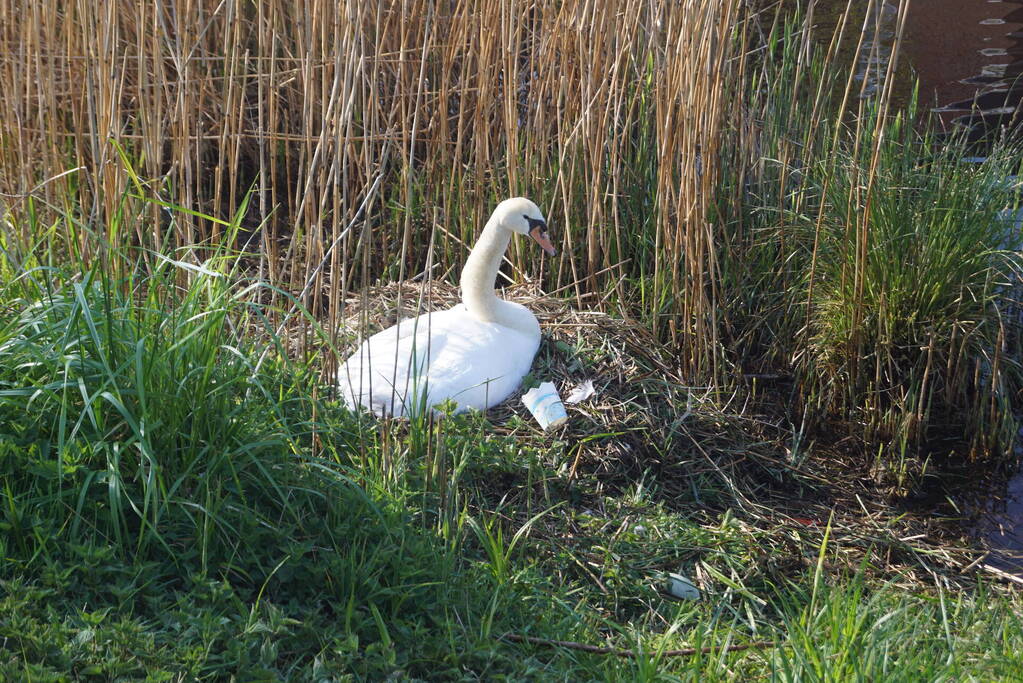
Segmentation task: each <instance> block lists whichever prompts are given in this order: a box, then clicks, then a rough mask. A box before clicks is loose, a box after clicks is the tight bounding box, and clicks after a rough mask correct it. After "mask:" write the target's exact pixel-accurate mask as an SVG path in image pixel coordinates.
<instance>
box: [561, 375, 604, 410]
mask: <svg viewBox="0 0 1023 683" xmlns="http://www.w3.org/2000/svg"><path fill="white" fill-rule="evenodd" d="M595 393H597V390H596V389H594V388H593V380H592V379H588V380H586V381H585V382H582V383H581V384H578V385H576V387H575V389H573V390H572V393H571V394H569V395H568V398H566V399H565V403H568V404H569V405H572V404H575V403H582V402H583V401H585V400H586V399H588V398H589V397H590V396H593V395H594V394H595Z"/></svg>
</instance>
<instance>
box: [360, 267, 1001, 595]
mask: <svg viewBox="0 0 1023 683" xmlns="http://www.w3.org/2000/svg"><path fill="white" fill-rule="evenodd" d="M503 296H504V298H506V299H509V300H512V301H517V302H519V303H521V304H523V305H525V306H527V307H528V308H529V309H530V310H531V311H533V313H534V314H535V315H536V317H537V319H538V320H539V321H540V326H541V330H542V341H541V344H540V349H539V352H538V353H537V358H536V360H535V361H534V363H533V370H532V373H531V374H532V376H533V378H534V379H535V380H536V381H537V382H543V381H551V382H554V384H555V385H556V386H557V388H558V390H559V392H560V393H561V395H562V397H565V396H567V395H568V394H569V392H571V390H572V389H573V388H574V387H576V386H578V385H579V384H581V383H583V382H585V381H587V380H589V381H592V382H593V386H594V388H595V390H596V392H595V394H594V395H593V396H592V397H590V398H589V399H587V400H585V401H583V402H581V403H578V404H575V405H569V406H566V407H567V411H568V415H569V420H568V422H567V423H566V424H565V425H563V426H561V427H559V428H556V429H554V430H551V431H549V432H546V433H545V432H543V431H541V429H540V427H539V425H538V424H537V423H536V422H535V421H534V419H533V417H532V416H531V415H530V414H529V412H528V410H527V409H526V408H525V406H524V405H523V404H522V402H521V396H522V393H523V390H522V389H520V390H518V391H517V392H516V393H514V394H513V395H512V396H510V397H509V398H508V399H507V400H505V401H504V402H502V403H501V404H499V405H497V406H495V407H493V408H491V409H489V410H488V411H487V412H486V418H487V420H488V421H489V423H490V426H489V427H488V429H489V430H492V431H493V432H495V433H499V434H504V435H508V436H513V437H514V438H515V439H517V440H520V442H522V443H524V444H530V445H533V446H535V447H536V448H538V449H544V448H546V449H549V450H550V449H551V447H552V446H553V445H555V444H557V445H558V446H559V448H558V449H557V450H558V452H559V453H560V454H561V457H563V458H564V459H565V460H564V461H563V462H561V463H559V464H558V468H560V470H561V471H565V470H567V477H568V478H569V480H570V481H571V482H575V485H576V486H578V487H579V488H580V489H582V490H584V491H585V490H589V491H591V492H599V494H600V495H596V494H595V495H592V496H587V497H584V498H583V499H577V500H576V504H577V505H581V506H585V507H586V508H587V509H597V510H598V511H599V508H600V506H601V501H600V497H601V496H602V495H606V494H610V493H613V492H615V491H619V492H624V491H627V490H630V489H633V488H634V487H635V485H636V483H637V482H639V481H645V482H646V483H647V485H648V486H649V487H650V488H651V489H653V490H656V495H657V497H658V499H659V500H660V501H661V502H663V504H664V505H665V506H666V507H667V508H669V509H672V510H674V511H676V512H679V513H682V514H685V515H686V516H687V517H689V518H693V519H702V520H704V521H705V522H706V524H708V525H714V524H716V523H718V521H719V520H720V517H721V515H722V514H723V513H724V512H725V511H733V512H736V513H737V514H738V517H739V518H740V519H741V522H740V523H741V524H743V525H745V526H746V527H747V528H748V531H749V533H750V534H752V535H755V537H756V538H757V539H758V541H757V542H758V543H763V552H764V553H765V556H766V557H772V558H777V557H779V556H780V557H786V556H787V557H790V558H792V559H793V568H801V567H803V564H804V562H803V560H802V559H801V558H805V557H807V556H810V557H812V556H813V555H814V554H815V553H816V551H817V549H819V546H820V544H821V543H822V542H823V541H824V538H825V536H827V538H828V539H829V540H828V543H829V547H830V548H831V549H832V550H833V551H835V553H834V556H835V557H838V558H843V560H844V562H843V564H846V565H847V566H848V567H850V568H853V569H855V568H856V567H857V566H860V563H861V561H862V559H863V558H864V555H867V556H869V560H870V563H869V564H870V567H871V568H872V569H873V570H876V571H878V572H879V573H883V574H884V575H886V576H887V577H888V578H889V579H890V578H891V574H892V573H893V572H898V573H899V574H900V575H902V576H905V577H907V579H906V580H907V581H913V580H919V581H921V582H925V583H933V581H932V578H933V577H934V576H935V572H936V571H940V573H941V574H943V575H944V576H945V577H946V579H948V578H950V577H951V578H952V579H953V580H954V581H957V582H959V581H964V580H967V581H968V580H970V579H969V578H968V576H967V575H966V574H965V573H964V569H974V568H976V569H983V568H984V563H983V561H982V557H983V555H982V551H980V550H977V549H976V548H971V547H969V545H968V544H967V543H964V542H963V537H962V533H961V532H962V527H961V525H960V524H959V523H958V522H959V520H955V519H949V518H947V517H946V518H945V519H939V518H936V517H935V516H934V515H932V514H928V511H923V512H920V513H917V512H914V511H912V510H907V509H906V508H905V507H904V506H900V505H898V504H895V503H892V501H890V500H889V499H888V498H887V497H886V496H885V495H884V494H883V493H882V492H881V491H879V490H878V489H877V488H876V486H874V485H873V484H872V480H871V478H870V477H869V474H868V473H867V472H865V471H863V469H862V468H859V467H856V466H852V463H853V462H854V457H853V456H852V455H850V454H841V453H835V452H830V451H829V452H827V453H820V452H812V451H813V448H812V444H811V445H809V447H810V449H811V455H810V456H809V457H807V458H805V459H802V460H798V459H794V457H793V456H794V453H793V450H792V449H793V444H794V443H796V439H795V435H794V433H793V430H792V429H791V427H790V426H789V425H788V424H787V423H786V422H785V421H784V419H783V418H782V417H780V415H781V412H782V411H780V410H778V411H777V412H776V413H775V414H771V412H770V411H769V410H763V407H764V406H763V405H762V404H761V405H759V406H758V404H756V402H751V401H750V399H749V397H748V395H744V394H742V393H739V392H736V393H729V394H725V393H722V392H721V391H720V390H715V389H712V388H708V387H699V386H692V385H690V384H688V383H687V382H686V378H685V377H684V376H683V373H682V372H681V370H680V368H679V366H678V364H677V363H676V362H674V359H673V357H672V354H671V353H670V350H669V349H666V348H665V347H664V346H663V345H661V344H659V343H658V342H657V341H656V340H655V339H654V338H653V336H652V334H651V333H650V332H649V330H648V329H647V328H646V327H644V326H643V325H641V324H640V323H638V322H636V321H633V320H628V319H623V318H619V317H614V316H612V315H609V314H607V313H604V312H596V311H580V310H575V309H574V308H572V307H571V306H570V305H569V304H568V303H567V302H566V301H565V300H563V299H560V298H557V297H553V296H549V295H546V294H544V293H543V292H541V291H540V290H539V289H538V288H537V287H536V286H535V285H528V284H527V285H517V286H513V287H509V288H508V289H506V290H505V291H504V293H503ZM460 300H461V298H460V295H459V293H458V290H457V288H456V287H453V286H451V285H447V284H443V283H437V282H432V283H425V284H424V283H408V282H406V283H396V284H389V285H386V286H380V287H373V288H369V289H367V290H366V291H364V292H362V293H361V294H360V295H358V296H353V297H351V298H350V299H349V300H348V301H347V302H346V311H347V312H348V316H347V317H346V319H345V326H344V329H345V331H346V332H347V333H348V334H349V335H350V339H351V342H352V344H351V346H350V347H348V349H343V352H347V351H348V350H351V349H353V348H354V345H355V343H356V342H357V340H358V339H359V338H364V337H365V336H368V335H369V334H372V333H374V332H377V331H379V330H381V329H385V328H387V327H389V326H391V325H393V324H395V323H396V322H397V321H398V320H401V319H404V318H407V317H413V316H416V315H419V314H421V313H425V312H430V311H435V310H443V309H446V308H449V307H451V306H453V305H455V304H457V303H458V302H460ZM357 330H362V334H356V331H357ZM498 489H499V490H498ZM494 494H495V500H496V499H498V498H501V499H504V498H507V496H508V488H507V487H506V486H504V485H500V486H498V485H497V484H495V492H494ZM550 524H553V525H554V526H553V527H550V528H548V529H547V533H549V534H551V535H562V534H565V533H566V530H565V529H564V528H555V527H558V524H557V523H555V522H554V520H553V519H552V520H551V521H550ZM793 530H796V531H795V532H794V531H793ZM793 539H798V541H794V540H793Z"/></svg>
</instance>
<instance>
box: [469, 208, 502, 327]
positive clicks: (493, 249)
mask: <svg viewBox="0 0 1023 683" xmlns="http://www.w3.org/2000/svg"><path fill="white" fill-rule="evenodd" d="M510 239H511V231H510V230H505V229H502V228H501V227H500V226H499V225H498V223H497V221H495V220H494V219H493V218H491V219H490V220H489V221H487V224H486V225H485V226H484V227H483V233H482V234H481V235H480V238H479V240H477V242H476V246H474V247H473V248H472V252H471V253H470V254H469V258H468V259H466V261H465V268H463V269H462V280H461V285H462V302H463V303H464V304H465V307H466V308H467V309H468V310H469V312H470V313H471V314H473V315H474V316H476V317H477V318H479V319H480V320H483V321H485V322H496V323H508V322H509V321H508V320H507V318H508V316H507V315H502V314H503V313H504V314H506V313H507V311H506V310H505V307H506V304H505V302H504V301H502V300H501V299H500V298H498V296H497V295H496V294H494V283H495V282H496V280H497V271H498V270H499V269H500V268H501V258H502V257H503V256H504V252H505V250H507V249H508V241H509V240H510Z"/></svg>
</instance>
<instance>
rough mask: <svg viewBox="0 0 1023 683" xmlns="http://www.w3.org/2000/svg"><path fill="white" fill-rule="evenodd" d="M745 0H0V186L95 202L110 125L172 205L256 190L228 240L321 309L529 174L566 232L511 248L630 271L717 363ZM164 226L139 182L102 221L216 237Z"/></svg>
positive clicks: (204, 208)
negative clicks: (136, 220)
mask: <svg viewBox="0 0 1023 683" xmlns="http://www.w3.org/2000/svg"><path fill="white" fill-rule="evenodd" d="M740 4H741V3H740V2H739V1H738V0H713V1H711V2H684V3H672V2H654V3H650V2H645V1H643V2H641V1H639V0H630V1H628V2H624V3H623V2H606V1H604V0H599V1H597V2H591V1H587V2H582V1H572V2H567V3H566V2H557V3H555V2H510V3H505V2H488V1H470V2H459V3H451V4H446V3H445V4H440V5H438V4H436V3H431V2H409V1H407V0H403V1H402V2H386V3H377V2H350V3H341V4H338V3H327V2H316V1H313V2H305V3H286V2H280V1H278V0H265V1H264V0H261V1H260V2H256V3H243V2H237V0H226V1H224V2H212V1H208V2H182V3H171V4H167V3H159V2H138V3H98V4H97V3H84V2H74V3H67V2H61V1H57V0H53V1H50V2H39V3H36V2H31V3H29V2H22V1H20V0H6V1H5V2H4V3H3V6H2V7H0V21H2V24H3V28H2V29H0V48H2V54H3V56H2V57H0V89H2V90H3V94H2V95H0V120H2V121H3V122H4V123H3V124H2V130H0V139H2V140H3V144H2V154H0V156H2V159H0V192H4V193H5V194H6V195H12V196H14V197H21V196H23V195H24V194H25V193H27V192H28V191H29V190H32V191H33V192H34V196H37V197H43V198H45V199H46V200H47V201H48V202H49V203H50V204H51V205H53V206H55V207H60V206H63V203H64V198H65V197H68V196H74V197H75V198H76V201H77V202H80V205H81V206H80V208H81V210H82V211H83V212H84V213H85V214H86V215H87V216H88V218H89V220H90V221H91V222H92V223H94V224H105V223H107V222H108V221H109V219H110V218H111V217H112V216H113V215H114V214H115V212H116V210H117V204H118V203H119V202H120V201H121V198H122V197H123V196H124V194H125V192H127V191H130V190H133V189H134V188H132V187H131V184H130V181H129V179H128V177H127V176H126V174H125V173H124V172H123V171H122V168H121V166H122V163H121V160H120V159H119V153H118V150H123V154H124V155H125V156H126V157H127V158H128V159H129V160H130V161H131V163H132V165H134V166H135V168H136V169H137V173H138V175H139V177H140V178H141V179H142V181H143V182H144V184H145V192H146V193H147V194H148V196H149V197H151V198H159V199H160V200H161V201H164V202H168V203H173V204H175V205H176V206H180V207H187V208H189V209H191V210H195V211H201V212H203V213H205V214H207V215H210V216H223V215H231V214H232V213H233V212H234V211H235V210H236V208H237V207H238V206H239V205H240V203H241V200H242V198H243V197H244V196H245V195H246V193H247V192H249V191H250V190H251V192H252V199H251V202H250V203H249V206H248V210H247V213H246V215H245V221H244V228H245V230H244V232H243V234H242V236H241V237H242V243H241V244H239V245H237V246H240V247H241V246H243V247H245V248H247V249H248V250H249V251H251V252H252V253H253V254H254V256H255V267H257V268H258V270H259V273H260V274H261V275H262V276H263V277H264V278H265V279H266V280H268V281H269V282H270V283H272V284H273V285H274V286H277V287H280V288H282V289H284V290H286V291H290V292H292V293H295V294H301V295H302V299H303V303H304V304H305V305H306V306H308V307H309V308H310V309H311V310H313V311H315V312H316V314H317V315H318V316H320V317H321V319H323V320H325V321H327V323H328V325H330V326H336V323H337V321H338V320H339V319H340V318H339V316H340V315H341V307H342V303H343V301H344V299H345V293H346V292H347V291H350V290H351V289H353V288H355V287H360V286H363V285H364V284H366V283H369V282H373V281H376V280H378V279H380V280H390V279H395V278H397V279H404V278H405V277H409V276H411V275H414V274H415V273H417V272H419V270H421V269H422V268H423V267H425V265H426V258H425V254H426V251H427V247H428V245H429V243H430V237H431V233H433V232H434V230H433V227H434V225H436V226H438V227H439V230H438V231H437V234H436V245H435V249H434V252H435V253H434V260H433V265H434V267H435V269H436V272H437V273H438V274H440V273H451V272H452V271H455V272H457V269H458V268H459V267H460V265H461V263H462V262H463V260H464V257H465V255H466V253H467V249H466V245H467V244H471V242H472V241H473V239H474V236H475V234H476V232H477V230H478V228H479V226H480V225H481V224H482V222H483V220H484V219H485V217H486V214H487V213H488V212H489V210H490V207H492V206H493V204H494V203H495V202H496V201H497V200H499V199H500V198H503V197H504V196H509V195H519V194H521V195H527V196H532V197H534V198H538V199H541V201H542V205H543V206H544V207H545V208H546V209H547V210H548V211H549V212H550V214H551V217H552V219H553V223H554V225H555V226H556V230H557V232H558V238H559V241H560V246H561V252H560V253H561V255H560V256H559V257H558V258H557V259H556V260H554V261H553V262H551V263H550V264H549V265H548V266H547V267H546V268H545V270H544V271H542V272H540V271H539V270H538V269H537V268H536V267H535V266H536V263H537V261H536V260H535V257H534V256H532V255H530V254H527V253H524V252H521V251H519V249H516V250H515V252H514V253H513V254H511V260H512V262H513V263H514V264H515V266H516V267H518V268H519V269H520V270H521V271H524V272H530V273H538V275H537V277H538V278H539V279H540V280H541V281H542V282H543V283H544V285H545V286H547V287H549V288H551V289H554V288H561V287H567V290H566V291H567V292H568V293H570V294H572V295H574V296H575V298H576V301H577V302H578V303H579V304H580V305H582V303H583V296H584V295H585V294H587V293H592V292H604V291H607V290H612V289H614V290H617V291H618V293H619V295H622V296H625V295H628V296H629V298H631V299H635V298H637V297H636V293H637V292H639V293H640V296H641V298H642V300H643V309H644V311H645V312H646V313H647V314H648V317H649V319H650V320H651V324H653V325H654V326H656V327H658V328H659V329H660V330H661V331H670V335H671V338H672V340H673V341H675V342H676V343H678V344H679V346H680V348H681V350H682V354H681V357H682V358H684V359H685V362H686V364H687V365H688V366H690V367H691V369H692V370H693V371H694V372H705V371H710V370H711V369H712V365H713V364H712V363H711V362H710V360H711V359H712V358H713V355H712V354H708V353H705V351H704V345H703V344H701V343H700V341H699V340H701V339H703V338H704V337H708V338H713V336H714V320H713V296H714V295H713V282H712V280H713V277H712V276H713V273H714V250H713V248H712V244H713V240H714V234H715V227H714V225H713V224H712V223H713V221H712V218H710V216H709V214H710V211H711V206H712V204H713V202H714V195H715V187H716V186H717V183H718V175H719V170H718V161H717V160H718V154H717V150H718V147H719V146H720V145H721V141H722V139H723V136H722V134H723V132H724V131H725V130H726V129H728V128H729V127H730V126H731V125H733V124H732V116H731V112H732V111H733V107H734V102H733V96H734V94H735V93H734V90H735V89H734V88H733V87H731V86H730V85H729V84H730V83H734V82H736V81H735V76H736V74H737V72H738V70H740V69H741V65H742V54H741V52H739V51H738V48H739V44H738V43H737V42H736V41H735V40H734V34H735V31H736V30H737V27H738V26H739V23H740V21H741V20H742V15H741V13H740ZM70 169H76V170H75V172H73V173H68V174H67V175H63V176H61V177H59V178H54V176H56V175H57V174H59V173H61V172H63V171H67V170H70ZM40 185H42V187H39V186H40ZM14 210H16V211H21V210H26V208H25V205H24V203H21V205H20V206H18V207H15V209H14ZM168 226H169V222H168V220H167V218H166V216H165V215H164V210H163V209H162V208H161V207H160V206H159V205H154V206H153V207H152V221H151V225H150V226H148V227H147V228H144V229H140V230H141V231H140V232H138V233H136V234H117V235H111V238H112V240H113V241H115V242H136V243H140V244H142V245H144V246H150V247H152V246H164V245H167V246H170V247H172V248H175V247H176V248H185V249H192V248H196V247H198V246H200V245H209V244H211V243H216V242H217V241H218V240H220V239H221V238H222V228H221V226H220V225H219V224H218V223H216V222H213V221H210V220H205V219H203V218H201V217H196V216H192V217H190V218H188V219H187V220H183V221H180V222H178V223H177V224H176V227H175V228H174V230H173V233H172V234H168V231H169V227H168ZM111 246H114V245H111ZM68 248H69V249H76V248H77V249H87V248H89V247H88V246H87V245H85V244H78V245H69V246H68ZM194 258H200V259H201V258H202V257H201V255H197V256H194ZM527 262H528V263H530V264H531V265H532V267H530V268H525V267H524V266H525V264H526V263H527ZM707 348H710V347H707Z"/></svg>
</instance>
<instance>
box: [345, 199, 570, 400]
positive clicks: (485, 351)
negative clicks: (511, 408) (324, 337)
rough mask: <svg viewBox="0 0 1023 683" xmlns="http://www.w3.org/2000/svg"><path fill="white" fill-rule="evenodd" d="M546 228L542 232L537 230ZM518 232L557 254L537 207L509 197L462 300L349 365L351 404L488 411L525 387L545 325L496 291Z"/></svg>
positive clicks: (475, 253)
mask: <svg viewBox="0 0 1023 683" xmlns="http://www.w3.org/2000/svg"><path fill="white" fill-rule="evenodd" d="M539 226H542V227H543V230H544V232H543V234H542V236H541V235H537V234H534V233H535V232H537V231H538V230H539V229H540V227H539ZM512 232H519V233H523V234H530V235H531V236H533V237H534V239H536V240H537V242H539V243H540V244H541V245H542V246H544V249H545V250H547V251H548V252H549V253H550V252H553V247H551V246H550V242H549V241H548V240H547V235H546V224H545V223H544V222H543V216H542V215H541V214H540V210H539V209H538V208H537V207H536V205H535V204H533V203H532V202H530V201H529V200H527V199H522V198H515V199H508V200H505V201H503V202H501V204H499V205H498V207H497V209H496V210H495V211H494V213H493V215H492V216H491V217H490V220H489V221H487V224H486V226H485V227H484V228H483V233H482V234H481V235H480V239H479V241H478V242H477V243H476V246H475V247H473V250H472V253H470V254H469V258H468V260H467V261H466V263H465V268H464V269H463V270H462V279H461V285H462V303H461V304H459V305H457V306H455V307H453V308H450V309H448V310H446V311H438V312H435V313H428V314H425V315H421V316H419V317H417V318H411V319H408V320H403V321H401V322H399V323H398V324H397V325H395V326H394V327H390V328H388V329H386V330H384V331H383V332H379V333H377V334H375V335H373V336H372V337H370V338H369V339H367V340H366V341H365V342H363V344H362V345H361V346H360V347H359V349H358V351H356V352H355V353H354V354H352V355H351V356H350V357H349V358H348V360H346V361H345V363H344V365H342V366H341V369H340V370H339V371H338V380H339V384H340V387H341V394H342V396H343V398H344V400H345V402H346V403H347V404H348V405H349V406H351V407H353V408H354V407H356V406H357V405H362V406H365V407H366V408H369V409H370V410H372V411H373V412H374V413H376V414H377V415H380V416H385V415H390V416H395V417H403V416H410V415H417V414H422V411H424V410H425V409H428V408H435V407H437V406H438V405H440V404H442V403H445V402H447V401H451V402H453V403H454V410H455V412H462V411H464V410H467V409H469V408H474V409H477V410H485V409H487V408H489V407H491V406H494V405H497V404H498V403H500V402H501V401H503V400H505V399H506V398H508V396H510V395H511V394H512V392H514V391H515V389H517V388H518V386H519V385H520V384H521V383H522V378H523V377H525V375H526V373H528V372H529V367H530V365H532V363H533V358H534V357H535V356H536V351H537V349H538V348H539V346H540V324H539V323H538V322H537V321H536V317H535V316H534V315H533V314H532V313H531V312H530V311H529V309H527V308H526V307H525V306H522V305H520V304H516V303H513V302H510V301H504V300H503V299H500V298H498V297H497V295H496V294H494V281H495V280H496V278H497V271H498V268H500V265H501V258H502V256H503V255H504V252H505V250H506V249H507V247H508V242H509V240H510V239H511V234H512Z"/></svg>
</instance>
